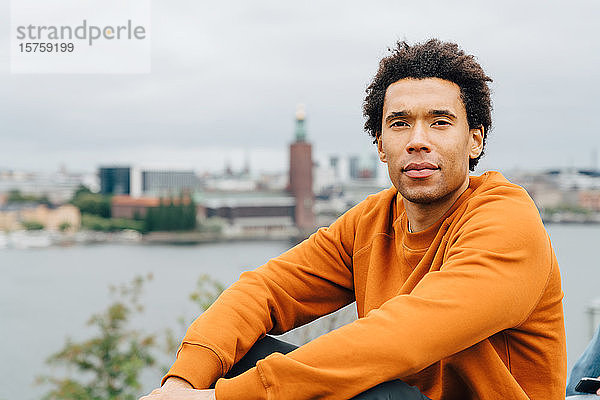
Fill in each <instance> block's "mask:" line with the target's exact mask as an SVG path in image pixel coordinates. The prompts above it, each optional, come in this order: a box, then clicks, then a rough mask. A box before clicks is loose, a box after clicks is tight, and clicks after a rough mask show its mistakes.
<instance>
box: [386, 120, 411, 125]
mask: <svg viewBox="0 0 600 400" xmlns="http://www.w3.org/2000/svg"><path fill="white" fill-rule="evenodd" d="M390 126H408V124H407V123H406V122H404V121H395V122H392V124H391V125H390Z"/></svg>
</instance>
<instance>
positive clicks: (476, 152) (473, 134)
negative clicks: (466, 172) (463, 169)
mask: <svg viewBox="0 0 600 400" xmlns="http://www.w3.org/2000/svg"><path fill="white" fill-rule="evenodd" d="M469 135H470V137H469V158H470V159H474V158H477V157H479V156H480V155H481V152H482V151H483V138H484V137H485V130H484V128H483V126H480V127H479V128H475V129H469Z"/></svg>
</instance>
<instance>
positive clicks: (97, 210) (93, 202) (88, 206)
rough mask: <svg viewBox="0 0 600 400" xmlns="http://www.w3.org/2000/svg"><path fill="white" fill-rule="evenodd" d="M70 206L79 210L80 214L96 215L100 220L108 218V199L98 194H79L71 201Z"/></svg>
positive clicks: (109, 211)
mask: <svg viewBox="0 0 600 400" xmlns="http://www.w3.org/2000/svg"><path fill="white" fill-rule="evenodd" d="M71 204H73V205H74V206H75V207H77V208H79V211H81V213H82V214H92V215H97V216H99V217H102V218H110V213H111V210H110V208H111V206H110V197H109V196H104V195H102V194H99V193H87V192H81V193H79V194H76V195H75V197H73V200H71Z"/></svg>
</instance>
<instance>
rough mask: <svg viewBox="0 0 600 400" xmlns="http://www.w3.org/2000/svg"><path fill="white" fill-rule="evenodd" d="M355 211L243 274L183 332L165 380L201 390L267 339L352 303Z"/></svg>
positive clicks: (359, 208) (358, 208) (359, 211)
mask: <svg viewBox="0 0 600 400" xmlns="http://www.w3.org/2000/svg"><path fill="white" fill-rule="evenodd" d="M361 212H362V210H361V207H359V206H357V207H355V208H353V209H351V210H349V211H348V212H347V213H346V214H344V216H342V217H340V218H339V219H338V220H337V221H336V222H334V223H333V224H332V225H331V226H330V227H329V228H322V229H320V230H319V231H318V232H317V233H315V234H314V235H312V236H311V237H310V238H309V239H307V240H306V241H304V242H303V243H301V244H300V245H298V246H296V247H294V248H293V249H291V250H289V251H287V252H285V253H284V254H282V255H281V256H279V257H277V258H274V259H272V260H270V261H269V262H267V263H266V264H265V265H263V266H262V267H260V268H258V269H256V270H255V271H250V272H245V273H243V274H242V275H241V277H240V279H239V281H237V282H236V283H234V284H233V285H232V286H231V287H230V288H228V289H227V290H225V291H224V292H223V294H222V295H221V296H220V297H219V298H218V299H217V301H216V302H215V303H214V304H213V305H212V306H211V307H210V308H209V309H208V310H207V311H205V312H204V313H203V314H202V315H201V316H200V317H199V318H198V319H197V320H196V321H194V323H193V324H192V325H191V326H190V328H189V329H188V331H187V333H186V336H185V338H184V340H183V343H182V345H181V346H180V349H179V351H178V355H177V360H176V361H175V363H174V364H173V366H172V368H171V370H170V371H169V372H168V374H167V375H166V376H165V378H163V382H164V379H167V378H169V377H171V376H174V377H181V378H183V379H185V380H186V381H188V382H190V383H191V384H192V385H193V386H194V387H195V388H207V387H209V386H210V385H211V384H212V383H214V382H215V381H216V380H217V379H218V378H219V377H221V376H223V375H225V374H226V373H227V371H229V369H230V368H231V367H232V366H233V364H234V363H236V362H237V361H238V360H239V359H241V358H242V357H243V356H244V355H245V354H246V352H247V351H248V350H249V349H250V348H251V347H252V345H253V344H254V343H255V342H256V341H257V340H258V339H260V338H261V337H263V336H264V335H265V334H267V333H274V334H279V333H283V332H286V331H288V330H290V329H293V328H294V327H297V326H300V325H303V324H305V323H307V322H309V321H311V320H314V319H316V318H318V317H320V316H322V315H326V314H328V313H330V312H332V311H335V310H337V309H339V308H341V307H343V306H344V305H346V304H349V303H350V302H352V301H353V300H354V291H353V286H354V285H353V278H352V252H353V245H354V228H355V220H356V217H357V215H359V214H360V213H361Z"/></svg>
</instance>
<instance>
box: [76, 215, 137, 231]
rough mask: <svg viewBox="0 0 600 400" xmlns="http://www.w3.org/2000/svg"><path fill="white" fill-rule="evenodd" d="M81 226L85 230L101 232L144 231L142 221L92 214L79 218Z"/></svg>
mask: <svg viewBox="0 0 600 400" xmlns="http://www.w3.org/2000/svg"><path fill="white" fill-rule="evenodd" d="M81 226H82V227H83V228H85V229H90V230H93V231H101V232H116V231H122V230H125V229H132V230H134V231H138V232H144V231H145V228H144V221H136V220H133V219H125V218H102V217H99V216H97V215H92V214H83V215H82V216H81Z"/></svg>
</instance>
